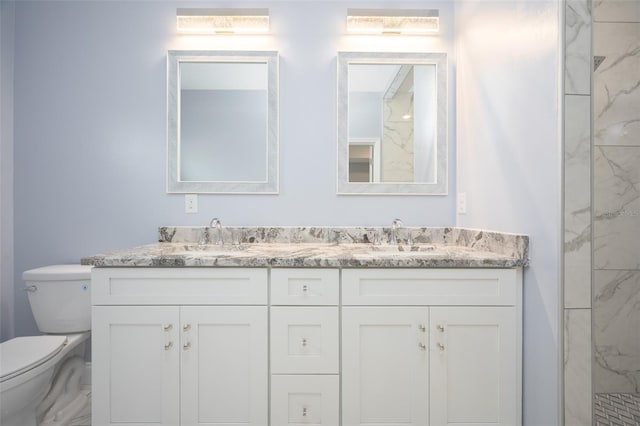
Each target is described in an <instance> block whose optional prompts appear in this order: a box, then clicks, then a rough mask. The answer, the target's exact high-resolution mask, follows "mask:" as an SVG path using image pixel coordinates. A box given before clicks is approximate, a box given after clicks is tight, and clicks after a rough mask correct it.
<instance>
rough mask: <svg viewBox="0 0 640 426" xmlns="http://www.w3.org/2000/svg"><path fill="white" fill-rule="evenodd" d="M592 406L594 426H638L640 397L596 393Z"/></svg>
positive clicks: (639, 420)
mask: <svg viewBox="0 0 640 426" xmlns="http://www.w3.org/2000/svg"><path fill="white" fill-rule="evenodd" d="M594 405H595V424H596V426H618V425H623V426H638V425H640V395H635V394H629V393H597V394H596V395H595V398H594Z"/></svg>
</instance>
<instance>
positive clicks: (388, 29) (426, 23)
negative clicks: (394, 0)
mask: <svg viewBox="0 0 640 426" xmlns="http://www.w3.org/2000/svg"><path fill="white" fill-rule="evenodd" d="M439 27H440V18H439V12H438V10H437V9H347V32H349V33H352V34H402V35H425V34H436V33H438V31H439V29H440V28H439Z"/></svg>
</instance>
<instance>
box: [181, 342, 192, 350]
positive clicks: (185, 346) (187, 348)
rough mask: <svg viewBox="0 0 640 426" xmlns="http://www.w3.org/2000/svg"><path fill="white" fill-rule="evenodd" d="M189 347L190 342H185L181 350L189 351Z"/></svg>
mask: <svg viewBox="0 0 640 426" xmlns="http://www.w3.org/2000/svg"><path fill="white" fill-rule="evenodd" d="M190 347H191V342H187V343H185V344H184V345H182V350H185V351H186V350H189V348H190Z"/></svg>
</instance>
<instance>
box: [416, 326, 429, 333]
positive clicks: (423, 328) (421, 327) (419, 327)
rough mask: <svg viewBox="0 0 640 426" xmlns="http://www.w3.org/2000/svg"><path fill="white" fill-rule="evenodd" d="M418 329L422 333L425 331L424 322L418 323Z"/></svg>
mask: <svg viewBox="0 0 640 426" xmlns="http://www.w3.org/2000/svg"><path fill="white" fill-rule="evenodd" d="M418 330H420V331H422V332H423V333H424V332H425V331H427V327H425V326H424V324H418Z"/></svg>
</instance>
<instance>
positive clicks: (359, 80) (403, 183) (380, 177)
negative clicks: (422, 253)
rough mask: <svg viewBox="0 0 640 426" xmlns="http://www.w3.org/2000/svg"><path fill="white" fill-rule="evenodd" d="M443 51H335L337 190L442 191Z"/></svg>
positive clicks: (444, 175)
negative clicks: (336, 82)
mask: <svg viewBox="0 0 640 426" xmlns="http://www.w3.org/2000/svg"><path fill="white" fill-rule="evenodd" d="M446 77H447V74H446V54H444V53H360V52H342V53H339V54H338V193H357V194H370V193H390V194H395V193H410V194H445V193H446V187H447V137H446V128H447V125H446V105H447V90H446V87H447V86H446Z"/></svg>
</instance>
